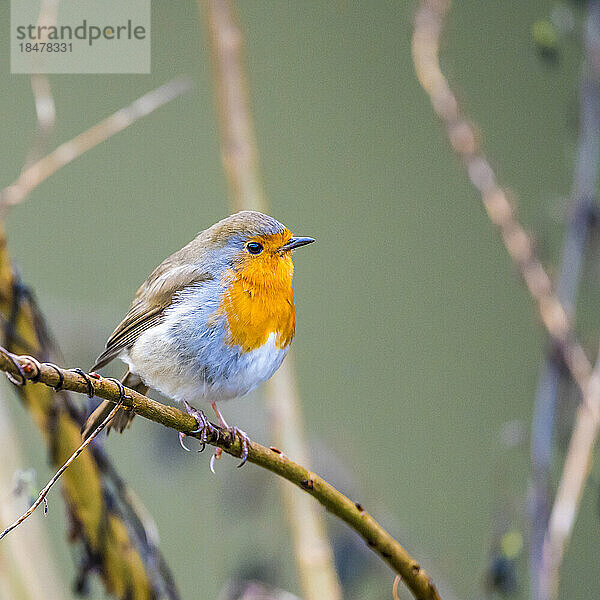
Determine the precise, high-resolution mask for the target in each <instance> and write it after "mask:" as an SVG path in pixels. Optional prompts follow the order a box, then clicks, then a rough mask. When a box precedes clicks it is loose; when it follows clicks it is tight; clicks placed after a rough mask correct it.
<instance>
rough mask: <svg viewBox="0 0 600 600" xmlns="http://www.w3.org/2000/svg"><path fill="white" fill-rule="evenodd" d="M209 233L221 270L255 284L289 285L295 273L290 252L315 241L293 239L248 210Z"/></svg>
mask: <svg viewBox="0 0 600 600" xmlns="http://www.w3.org/2000/svg"><path fill="white" fill-rule="evenodd" d="M208 232H210V234H211V235H210V237H211V245H212V246H213V247H214V249H215V252H216V253H217V254H218V255H219V256H220V258H222V259H224V260H225V265H226V268H225V269H224V271H228V272H229V273H231V272H232V271H233V272H234V273H235V274H236V275H237V276H238V277H241V278H242V279H244V280H247V281H249V282H252V283H254V284H256V285H260V284H262V283H264V284H265V285H273V284H275V285H277V284H281V285H289V284H290V283H291V279H292V275H293V272H294V267H293V264H292V258H291V255H292V250H294V249H295V248H300V247H301V246H306V245H307V244H310V243H312V242H314V241H315V240H314V239H313V238H310V237H295V236H292V234H291V232H290V230H289V229H288V228H287V227H285V225H282V224H281V223H280V222H279V221H277V220H276V219H274V218H273V217H269V216H268V215H265V214H263V213H260V212H256V211H249V210H248V211H241V212H238V213H235V214H233V215H231V216H229V217H227V218H226V219H223V220H222V221H219V222H218V223H216V224H215V225H213V226H212V227H211V228H210V229H209V230H208V231H207V233H208Z"/></svg>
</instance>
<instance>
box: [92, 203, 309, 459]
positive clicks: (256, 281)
mask: <svg viewBox="0 0 600 600" xmlns="http://www.w3.org/2000/svg"><path fill="white" fill-rule="evenodd" d="M314 241H315V240H314V238H311V237H295V236H292V234H291V232H290V230H289V229H288V228H287V227H286V226H285V225H283V224H281V223H280V222H279V221H277V220H276V219H274V218H273V217H270V216H268V215H266V214H263V213H260V212H257V211H240V212H237V213H235V214H232V215H230V216H228V217H226V218H225V219H222V220H221V221H219V222H218V223H216V224H214V225H213V226H212V227H209V228H208V229H206V230H204V231H202V232H200V233H199V234H198V235H197V236H196V237H195V238H194V239H193V240H192V241H191V242H190V243H188V244H187V245H186V246H184V247H183V248H182V249H181V250H178V251H177V252H175V253H174V254H172V255H171V256H169V257H168V258H166V259H165V260H164V261H163V262H162V263H161V264H160V265H159V266H158V267H157V268H156V269H154V271H152V273H151V274H150V275H149V277H148V278H147V279H146V281H144V283H143V284H142V285H141V286H140V287H139V289H138V290H137V293H136V295H135V298H134V300H133V302H132V304H131V307H130V308H129V311H128V312H127V314H126V315H125V317H124V318H123V320H122V321H121V322H120V323H119V325H118V326H117V327H116V329H115V330H114V331H113V333H112V335H111V336H110V337H109V338H108V341H107V342H106V346H105V349H104V351H103V352H102V353H101V354H100V356H98V358H97V359H96V363H95V364H94V366H93V367H92V371H93V372H95V371H96V370H98V369H101V368H102V367H104V366H105V365H107V364H108V363H109V362H111V361H112V360H114V359H115V358H119V359H121V360H122V361H124V362H125V363H126V364H127V367H128V368H127V371H126V373H125V375H124V376H123V377H122V379H121V383H122V384H123V385H124V386H126V387H129V388H133V389H134V390H136V391H138V392H140V393H142V394H146V393H147V391H148V389H150V388H152V389H154V390H157V391H159V392H161V393H162V394H163V395H165V396H166V397H168V398H170V399H172V400H175V401H179V402H182V403H184V405H185V407H186V410H187V411H188V413H190V414H193V415H194V416H195V417H196V419H197V420H198V422H199V424H201V423H206V420H205V417H204V414H203V411H201V414H199V411H198V410H197V408H196V407H197V406H198V405H200V406H201V407H202V408H204V407H207V406H212V408H213V410H214V411H215V414H216V416H217V418H218V419H219V423H220V425H221V426H222V427H224V428H227V429H228V430H231V432H232V434H233V435H236V434H237V435H240V436H241V438H242V443H243V444H244V443H247V437H246V434H245V433H244V432H243V431H241V430H239V429H237V428H233V429H232V428H229V426H228V425H227V422H226V421H225V419H224V417H223V415H222V413H221V411H220V408H219V407H218V406H217V403H218V402H219V403H220V402H221V401H223V400H227V399H231V398H237V397H240V396H244V395H245V394H247V393H248V392H250V391H252V390H254V389H255V388H257V387H258V386H259V385H260V384H261V383H263V382H264V381H266V380H267V379H269V378H270V377H271V376H272V375H273V374H274V373H275V372H276V371H277V369H278V368H279V367H280V366H281V363H282V361H283V359H284V358H285V356H286V354H287V353H288V350H289V348H290V344H291V342H292V339H293V337H294V334H295V329H296V314H295V313H296V309H295V304H294V292H293V288H292V276H293V273H294V265H293V263H292V258H291V255H292V251H293V250H295V249H296V248H300V247H301V246H305V245H307V244H311V243H312V242H314ZM113 408H114V404H113V403H111V402H108V401H103V402H102V403H101V404H100V405H99V406H98V407H97V408H96V410H94V411H93V412H92V414H91V415H90V416H89V417H88V419H87V421H86V422H85V423H84V425H83V427H82V436H83V438H84V439H87V438H88V437H89V436H90V435H92V434H93V433H94V431H96V429H97V428H98V426H99V425H100V424H101V423H102V422H103V421H104V420H105V419H106V418H107V417H108V415H109V414H110V412H111V410H112V409H113ZM133 417H134V413H133V411H131V410H124V409H122V408H121V409H119V410H118V411H117V412H116V413H115V415H114V417H113V418H112V419H111V421H110V423H109V424H108V426H107V429H110V428H114V429H115V430H117V431H119V432H123V430H124V429H126V428H127V427H128V426H129V425H130V424H131V420H132V419H133ZM183 437H184V436H183V434H181V435H180V441H182V445H183ZM184 447H185V446H184ZM186 449H187V448H186ZM217 450H219V449H217ZM244 453H245V456H244ZM242 454H243V456H242V460H243V462H245V458H246V457H247V445H246V446H244V445H243V451H242ZM218 457H219V455H217V458H218ZM243 462H242V464H243ZM211 467H212V463H211Z"/></svg>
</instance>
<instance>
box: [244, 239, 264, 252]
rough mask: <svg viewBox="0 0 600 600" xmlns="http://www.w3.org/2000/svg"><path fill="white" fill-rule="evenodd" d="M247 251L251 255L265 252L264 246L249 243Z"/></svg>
mask: <svg viewBox="0 0 600 600" xmlns="http://www.w3.org/2000/svg"><path fill="white" fill-rule="evenodd" d="M246 250H248V252H250V254H260V253H261V252H262V251H263V246H262V244H259V243H258V242H249V243H247V244H246Z"/></svg>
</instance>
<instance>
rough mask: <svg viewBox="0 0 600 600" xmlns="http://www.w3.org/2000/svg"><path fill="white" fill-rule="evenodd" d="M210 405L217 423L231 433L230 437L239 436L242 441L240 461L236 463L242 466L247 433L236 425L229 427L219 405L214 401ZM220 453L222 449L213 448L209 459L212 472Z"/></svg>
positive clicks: (245, 454)
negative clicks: (213, 450)
mask: <svg viewBox="0 0 600 600" xmlns="http://www.w3.org/2000/svg"><path fill="white" fill-rule="evenodd" d="M211 406H212V408H213V410H214V411H215V415H216V416H217V419H218V421H219V425H220V426H221V427H222V428H223V429H224V430H225V431H227V432H228V433H229V434H230V435H231V439H232V440H235V438H236V437H239V438H240V441H241V443H242V455H241V459H242V462H241V463H240V464H239V465H238V467H243V466H244V465H245V464H246V461H247V460H248V434H247V433H246V432H245V431H242V430H241V429H239V428H238V427H229V425H228V424H227V421H226V420H225V417H223V414H222V413H221V411H220V410H219V407H218V406H217V403H216V402H213V403H212V405H211ZM222 455H223V449H222V448H215V453H214V454H213V455H212V457H211V459H210V469H211V471H212V472H213V473H214V472H215V469H214V462H215V459H217V460H218V459H219V458H221V456H222Z"/></svg>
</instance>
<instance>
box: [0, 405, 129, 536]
mask: <svg viewBox="0 0 600 600" xmlns="http://www.w3.org/2000/svg"><path fill="white" fill-rule="evenodd" d="M120 406H121V402H117V403H116V404H115V406H114V408H113V409H112V410H111V411H110V414H109V415H108V416H107V417H106V419H104V421H102V423H101V424H100V425H99V426H98V427H97V428H96V429H95V431H94V432H93V433H92V435H90V437H88V438H87V439H86V440H85V441H84V442H83V443H82V444H81V446H79V448H77V450H75V452H73V454H71V456H70V457H69V458H68V459H67V461H66V462H65V463H64V464H63V466H62V467H61V468H60V469H58V471H56V473H55V474H54V475H53V476H52V478H51V479H50V481H49V482H48V483H47V484H46V485H45V486H44V488H43V489H42V491H41V492H40V493H39V496H38V497H37V500H36V501H35V502H34V503H33V504H32V505H31V506H30V507H29V510H27V511H25V512H24V513H23V514H22V515H21V516H20V517H19V518H18V519H16V520H15V521H14V522H13V523H11V524H10V525H9V526H8V527H7V528H6V529H5V530H4V531H3V532H2V533H0V540H1V539H2V538H3V537H4V536H5V535H7V534H8V533H10V532H11V531H12V530H13V529H16V528H17V527H18V526H19V525H20V524H21V523H22V522H23V521H25V519H27V518H28V517H30V516H31V515H32V514H33V512H34V511H35V509H36V508H37V507H38V506H39V505H40V504H41V503H42V502H43V503H44V506H45V507H47V504H46V496H47V495H48V492H49V491H50V488H51V487H52V486H53V485H54V484H55V483H56V482H57V481H58V480H59V478H60V476H61V475H62V474H63V473H64V472H65V471H66V470H67V469H68V468H69V467H70V465H71V463H72V462H73V461H74V460H75V459H76V458H77V457H78V456H79V455H80V454H81V453H82V452H83V451H84V450H85V449H86V448H87V447H88V445H89V444H90V443H91V441H92V440H93V439H94V438H95V437H96V436H97V435H98V434H99V433H100V432H101V431H102V430H103V429H104V428H105V427H106V426H107V425H108V423H109V421H110V420H111V419H112V418H113V417H114V416H115V413H116V412H117V411H118V410H119V408H120ZM46 510H47V509H46Z"/></svg>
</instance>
